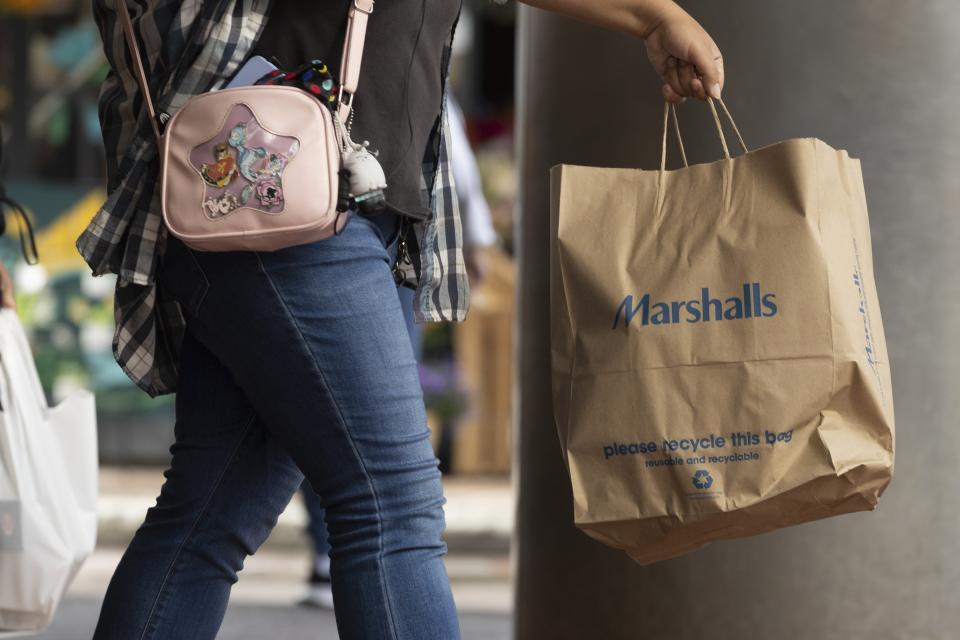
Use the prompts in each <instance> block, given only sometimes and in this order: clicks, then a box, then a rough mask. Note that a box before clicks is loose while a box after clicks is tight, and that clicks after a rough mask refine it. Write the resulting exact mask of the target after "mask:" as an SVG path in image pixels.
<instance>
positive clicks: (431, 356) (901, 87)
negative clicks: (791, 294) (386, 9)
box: [0, 0, 960, 640]
mask: <svg viewBox="0 0 960 640" xmlns="http://www.w3.org/2000/svg"><path fill="white" fill-rule="evenodd" d="M89 4H90V3H89V2H68V1H64V0H61V1H52V0H46V1H41V0H32V1H31V0H18V1H14V0H0V8H2V9H0V11H2V13H0V127H2V129H3V134H4V138H5V140H6V141H7V144H6V160H5V165H4V167H3V172H2V177H3V180H4V182H5V184H6V185H7V188H8V190H9V192H10V194H11V195H12V196H13V197H14V198H16V199H17V200H19V201H20V202H21V203H22V204H23V205H24V206H25V207H26V208H27V209H28V210H29V215H30V218H31V220H32V221H33V222H34V225H35V227H36V229H37V237H38V245H39V247H38V248H39V250H40V256H41V264H40V265H38V266H28V265H26V264H24V263H23V262H22V260H21V259H20V253H19V246H18V244H17V242H16V231H17V226H16V221H15V220H13V219H12V218H9V219H8V222H10V223H11V226H12V227H13V228H12V229H11V231H10V233H8V237H7V238H5V239H0V259H2V260H4V262H5V263H6V264H7V265H8V266H10V267H11V268H12V270H13V271H14V277H15V280H16V284H17V295H18V304H19V308H20V311H21V315H22V317H23V319H24V322H25V323H26V324H27V325H28V328H29V331H30V333H31V339H32V344H33V347H34V350H35V354H36V358H37V365H38V367H39V368H40V372H41V376H42V378H43V384H44V386H45V389H46V391H47V393H48V395H49V396H50V399H51V401H56V400H57V399H58V398H62V397H64V396H65V395H66V394H68V393H69V392H70V390H71V389H74V388H76V387H78V386H82V387H88V388H92V389H94V390H95V391H96V393H97V401H98V411H99V416H98V418H99V429H100V453H101V459H102V465H103V466H102V473H101V498H100V503H99V510H100V515H101V519H100V546H99V550H98V552H97V553H96V554H95V556H94V557H93V558H92V559H91V560H90V561H89V562H88V563H87V565H86V566H85V567H84V569H83V572H82V573H81V575H80V576H79V578H78V580H77V581H76V583H75V584H74V586H73V588H72V590H71V593H70V594H69V596H68V598H67V600H66V602H65V603H64V605H63V607H62V610H61V612H60V615H59V616H58V618H57V620H56V622H55V623H54V626H53V627H52V628H51V629H50V631H49V632H48V633H47V634H45V635H44V636H43V637H44V638H48V639H74V638H85V637H89V634H90V630H92V628H93V624H94V621H95V619H96V615H97V611H98V608H99V599H100V597H101V596H102V593H103V589H104V588H105V584H106V581H107V580H108V579H109V576H110V573H111V571H112V569H113V566H114V565H115V564H116V562H117V560H118V559H119V555H120V553H121V552H122V549H123V546H124V545H125V543H126V542H127V541H128V540H129V538H130V536H131V535H132V534H133V531H134V529H135V527H136V526H138V525H139V523H140V522H141V521H142V518H143V515H144V512H145V510H146V509H147V508H148V507H149V506H151V505H152V504H153V501H154V498H155V496H156V493H157V491H158V489H159V486H160V484H161V482H162V477H161V472H162V469H163V465H164V464H165V463H166V461H167V459H168V451H167V448H168V446H169V444H170V441H171V437H172V429H173V413H172V398H170V397H167V398H158V399H156V400H150V399H149V398H148V397H147V396H146V395H145V394H143V393H142V392H140V391H138V390H136V389H135V388H134V387H133V385H132V384H130V383H129V382H127V379H126V378H125V376H124V375H123V374H122V372H121V371H120V369H119V367H117V366H116V364H115V363H114V362H113V359H112V356H111V349H110V344H111V339H112V331H113V321H112V308H111V300H112V291H113V282H112V281H111V280H110V278H106V277H105V278H100V279H92V278H90V277H89V276H88V271H87V269H86V267H85V265H84V264H83V263H82V262H81V260H80V258H79V256H78V255H77V253H76V250H75V248H74V244H73V243H74V240H75V239H76V237H77V235H78V234H79V233H80V231H81V230H82V228H83V227H84V226H85V225H86V223H87V222H88V221H89V219H90V217H91V216H92V215H93V213H94V212H95V210H96V208H97V207H98V206H99V204H100V203H101V202H102V200H103V199H104V193H103V190H102V183H103V168H102V160H101V156H100V153H101V151H100V137H99V130H98V121H97V112H96V96H97V87H98V84H99V82H100V81H101V80H102V78H103V74H104V63H103V59H102V57H101V54H100V45H99V39H98V37H97V33H96V31H95V29H94V28H93V24H92V22H91V20H90V15H89V11H90V8H89ZM681 4H682V5H683V6H684V7H685V8H687V10H688V11H690V12H691V13H692V14H693V15H694V16H695V17H696V18H697V19H698V20H700V21H701V22H702V23H703V24H704V26H705V27H706V28H707V30H708V31H709V32H710V33H711V34H712V35H713V36H714V38H715V39H716V41H717V43H718V44H719V46H720V48H721V49H722V50H723V52H724V55H725V61H726V68H727V73H728V85H727V88H726V91H725V98H726V101H727V104H728V105H729V106H730V108H731V110H732V111H733V113H734V115H735V116H736V117H737V121H738V123H739V125H740V128H741V130H742V131H743V133H744V136H745V137H746V138H747V142H748V144H749V145H750V146H751V147H760V146H763V145H766V144H771V143H774V142H776V141H778V140H782V139H785V138H790V137H802V136H816V137H819V138H822V139H824V140H826V141H828V142H829V143H830V144H832V145H833V146H835V147H838V148H844V149H848V150H850V152H851V154H852V155H854V156H856V157H860V158H862V159H863V170H864V178H865V183H866V191H867V196H868V203H869V206H870V212H871V224H872V231H873V239H874V252H875V255H876V276H877V283H878V288H879V293H880V299H881V304H882V308H883V311H884V323H885V328H886V333H887V339H888V347H889V351H890V354H891V360H892V370H893V377H894V394H895V405H896V408H897V418H898V434H899V438H898V441H897V447H898V451H897V456H898V458H897V477H896V479H895V481H894V482H893V484H892V485H891V488H890V490H889V491H888V493H887V494H886V495H885V497H884V500H883V501H882V502H881V505H880V508H879V510H878V511H877V512H876V513H865V514H853V515H848V516H843V517H841V518H834V519H831V520H827V521H823V522H818V523H812V524H808V525H804V526H802V527H796V528H793V529H789V530H785V531H780V532H776V533H773V534H770V535H765V536H762V537H759V538H753V539H749V540H742V541H735V542H727V543H722V544H716V545H712V546H711V547H710V548H708V549H706V550H704V551H701V552H697V553H694V554H690V555H688V556H685V557H683V558H680V559H677V560H673V561H669V562H664V563H659V564H657V565H653V566H651V567H639V566H637V565H634V564H633V563H631V562H629V561H628V560H627V559H626V557H625V556H623V555H622V554H619V553H617V552H614V551H612V550H609V549H606V548H604V547H602V546H601V545H599V544H596V543H594V542H592V541H590V540H588V539H587V538H586V537H585V536H583V535H582V534H581V533H579V532H578V531H577V530H576V529H575V528H574V527H573V526H572V523H571V520H572V518H571V511H572V510H571V505H570V496H569V493H570V485H569V480H568V478H567V476H566V470H565V468H564V465H563V460H562V457H561V455H560V449H559V446H558V443H557V437H556V431H555V428H554V422H553V415H552V410H551V407H550V393H549V343H548V338H549V330H548V327H549V299H548V294H547V286H548V282H547V275H548V261H547V256H548V248H549V242H548V237H547V236H548V234H547V232H546V229H547V228H548V211H549V209H548V202H549V185H548V180H547V171H548V169H549V167H550V166H551V165H553V164H556V163H558V162H572V163H581V164H592V165H600V166H636V167H644V168H650V167H654V166H656V162H657V159H658V154H659V142H660V140H659V131H660V130H659V118H660V113H661V111H660V110H661V108H662V103H661V101H660V93H659V87H658V82H657V80H656V78H655V76H654V74H653V73H652V72H651V71H650V70H649V68H648V65H647V63H646V60H645V56H644V52H643V47H642V43H639V42H637V41H635V40H633V39H631V38H628V37H626V36H622V35H617V34H610V33H607V32H603V31H600V30H598V29H595V28H593V27H589V26H585V25H581V24H577V23H574V22H572V21H570V20H567V19H563V18H559V17H556V16H551V15H547V14H545V13H543V12H540V11H536V10H533V9H528V8H519V9H518V8H517V5H515V4H514V3H508V4H505V5H497V4H494V3H492V2H489V1H488V0H466V1H465V4H464V11H465V13H464V16H463V18H462V19H461V23H460V26H459V28H458V33H457V42H456V55H455V60H454V69H453V87H454V93H455V95H456V98H457V100H458V101H459V104H460V107H461V108H462V111H463V114H464V122H465V128H466V131H467V136H468V139H469V142H470V146H471V147H472V150H473V153H474V154H475V156H476V159H477V166H478V168H479V173H480V176H481V179H482V180H481V182H482V189H483V195H484V197H485V200H486V202H487V203H488V205H489V210H490V221H491V225H492V228H493V229H494V230H495V232H496V240H495V242H493V244H490V245H486V246H484V247H482V249H480V250H479V254H481V255H482V256H483V257H482V262H483V265H484V269H483V272H484V275H485V277H484V278H483V280H482V281H480V282H477V283H474V284H473V286H472V289H473V293H472V307H471V311H470V315H469V319H468V320H467V322H466V323H464V324H462V325H456V326H454V325H446V326H442V325H428V326H427V330H426V334H425V336H424V356H423V361H422V363H421V373H422V375H421V381H422V383H423V386H424V391H425V399H426V402H427V405H428V409H429V416H430V418H429V419H430V423H431V427H432V428H433V433H434V445H435V448H436V451H437V453H438V457H439V458H440V460H441V463H442V467H443V470H444V472H445V486H446V492H447V497H448V501H449V502H448V505H447V520H448V543H449V546H450V555H449V557H448V568H449V571H450V574H451V578H452V580H453V585H454V594H455V597H456V599H457V602H458V606H459V609H460V611H461V614H462V624H463V629H464V636H465V637H466V638H491V639H500V638H510V637H515V638H518V639H521V640H530V639H532V640H541V639H543V640H555V639H566V638H570V639H574V640H580V639H584V638H603V639H623V640H632V639H635V638H640V637H644V638H647V637H648V638H656V639H660V638H670V639H671V640H680V639H687V638H690V639H694V638H696V639H699V638H703V637H711V638H723V639H727V638H729V639H737V640H739V639H741V638H750V639H752V638H757V639H762V640H766V639H771V640H781V639H786V640H807V639H810V640H833V639H836V640H850V639H856V640H859V639H864V640H866V639H867V638H869V639H870V640H877V639H891V640H893V639H908V640H914V639H917V640H919V639H930V640H953V639H955V638H957V637H960V636H958V632H957V631H956V630H957V629H958V628H960V607H958V606H957V605H958V604H960V596H957V595H956V594H957V593H960V515H958V511H957V510H956V509H957V507H958V498H957V496H958V495H960V476H958V475H957V474H956V472H955V471H954V469H955V466H956V460H957V457H958V454H960V429H958V428H957V415H958V413H960V393H958V391H960V389H958V385H957V380H958V375H960V364H958V363H960V350H958V347H957V342H956V340H955V339H954V333H955V331H956V328H957V327H958V326H960V278H957V275H956V274H957V271H958V267H960V257H958V252H957V246H960V215H958V214H960V211H958V205H957V203H958V202H960V180H958V178H957V176H958V174H960V151H958V150H960V124H958V123H957V120H956V116H955V112H956V108H957V107H956V105H957V100H958V98H960V39H958V38H957V37H956V27H957V25H958V24H960V5H958V4H957V3H956V2H955V1H954V0H925V1H924V2H903V0H844V2H836V0H805V1H804V2H777V3H771V2H767V1H765V0H725V1H724V2H716V0H688V1H685V2H682V3H681ZM680 111H681V118H682V119H683V123H684V131H685V142H686V143H687V151H688V153H690V155H691V160H692V161H695V162H703V161H709V160H714V159H716V158H718V157H719V154H720V150H719V146H718V145H717V144H716V138H715V136H714V134H713V132H712V131H711V128H710V127H711V123H710V118H709V115H707V114H706V112H705V110H703V109H702V108H699V109H698V107H697V105H684V107H683V108H682V109H681V110H680ZM305 523H306V513H305V510H304V508H303V506H302V503H301V501H300V498H299V497H298V498H297V499H295V501H294V502H293V503H291V505H290V507H289V508H288V510H287V512H286V513H284V515H283V517H282V518H281V521H280V524H279V525H278V527H277V530H276V531H275V533H274V535H273V537H272V538H271V540H270V541H269V542H268V543H267V545H266V546H265V547H264V549H263V550H262V551H261V552H259V553H257V554H256V555H255V556H254V557H252V558H251V559H250V561H249V562H248V564H247V567H246V568H245V570H244V572H243V574H242V576H241V580H240V582H239V583H238V585H237V586H236V587H235V589H234V594H235V595H234V598H233V599H232V601H231V607H230V611H229V613H228V615H227V620H226V623H225V625H224V627H223V631H222V632H221V636H220V637H222V638H225V639H228V640H232V639H244V638H261V637H264V636H265V635H266V634H267V633H276V632H277V630H279V629H282V630H283V631H284V632H287V633H288V635H289V637H321V638H326V637H330V638H333V637H336V635H335V630H334V626H333V616H332V614H331V613H330V612H329V611H328V610H324V609H310V608H305V607H298V606H296V603H297V601H298V600H300V599H301V597H302V594H303V588H304V585H305V580H306V578H307V575H308V573H309V564H310V545H309V542H308V540H307V538H306V536H305V534H304V526H305Z"/></svg>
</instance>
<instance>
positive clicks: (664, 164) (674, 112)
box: [660, 98, 750, 171]
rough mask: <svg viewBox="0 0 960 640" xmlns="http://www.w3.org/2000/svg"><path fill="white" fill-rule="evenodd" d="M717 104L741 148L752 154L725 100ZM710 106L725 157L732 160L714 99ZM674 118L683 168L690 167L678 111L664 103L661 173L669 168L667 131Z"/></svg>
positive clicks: (710, 101) (710, 99)
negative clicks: (670, 121) (670, 120)
mask: <svg viewBox="0 0 960 640" xmlns="http://www.w3.org/2000/svg"><path fill="white" fill-rule="evenodd" d="M717 102H719V103H720V107H721V108H722V109H723V113H724V115H725V116H726V117H727V120H728V121H729V122H730V126H731V127H733V131H734V133H735V134H736V135H737V140H738V141H739V142H740V147H741V148H742V149H743V152H744V153H750V149H748V148H747V144H746V143H745V142H744V141H743V136H742V135H740V129H738V128H737V123H736V122H734V120H733V116H732V115H730V110H729V109H727V105H726V104H724V102H723V100H720V99H718V100H717ZM708 104H709V105H710V112H711V113H712V114H713V122H714V124H716V125H717V133H718V134H720V144H721V145H722V146H723V157H724V158H726V159H727V160H729V159H730V149H729V148H728V147H727V138H726V136H724V134H723V124H722V123H721V122H720V115H719V114H718V113H717V107H716V105H715V104H714V99H713V98H709V99H708ZM671 115H672V116H673V128H674V131H675V132H676V134H677V142H678V143H679V145H680V154H681V155H682V156H683V166H684V167H689V166H690V165H689V164H687V154H686V151H685V150H684V148H683V139H682V138H681V137H680V122H679V121H678V119H677V109H676V107H675V106H674V105H672V104H671V103H669V102H664V104H663V143H662V145H661V148H660V171H664V170H666V167H667V131H668V129H669V122H668V121H669V119H670V116H671Z"/></svg>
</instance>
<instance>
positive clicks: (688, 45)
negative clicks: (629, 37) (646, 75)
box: [645, 3, 723, 103]
mask: <svg viewBox="0 0 960 640" xmlns="http://www.w3.org/2000/svg"><path fill="white" fill-rule="evenodd" d="M645 40H646V44H647V56H648V57H649V58H650V62H651V64H653V68H654V69H655V70H656V72H657V73H658V74H659V75H660V78H661V79H662V80H663V96H664V97H665V98H666V99H667V100H669V101H670V102H673V103H679V102H683V101H684V99H686V98H688V97H690V96H693V97H696V98H699V99H700V100H706V99H707V97H708V96H709V97H712V98H717V99H719V98H720V92H721V91H723V56H722V55H721V54H720V49H718V48H717V45H716V43H715V42H714V41H713V38H711V37H710V34H708V33H707V32H706V31H704V29H703V27H701V26H700V24H699V23H698V22H697V21H696V20H694V19H693V18H692V17H691V16H690V15H689V14H688V13H687V12H686V11H684V10H683V9H681V8H680V7H679V6H677V5H675V4H673V3H668V4H667V5H665V8H664V10H663V11H662V12H661V14H660V15H658V16H657V19H656V21H655V22H654V23H653V25H652V28H651V29H650V30H649V32H648V33H647V34H646V37H645Z"/></svg>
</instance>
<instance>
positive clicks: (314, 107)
mask: <svg viewBox="0 0 960 640" xmlns="http://www.w3.org/2000/svg"><path fill="white" fill-rule="evenodd" d="M351 2H352V4H351V7H350V10H349V13H348V17H347V33H346V39H345V41H344V47H343V58H342V62H341V73H340V75H341V82H340V85H341V86H340V91H339V96H340V97H339V100H338V109H337V111H338V113H337V115H334V114H333V113H332V112H331V110H330V108H328V107H327V106H326V105H324V104H323V103H321V102H320V101H319V100H317V99H316V98H314V97H313V96H311V95H310V94H308V93H307V92H305V91H302V90H300V89H298V88H295V87H286V86H275V85H258V86H249V87H236V88H232V89H223V90H219V91H210V92H207V93H202V94H200V95H197V96H194V97H192V98H191V99H190V100H188V101H187V102H186V104H184V105H183V107H181V108H180V109H179V110H178V111H177V113H175V114H174V115H173V117H172V118H170V120H169V121H168V122H167V123H166V127H165V128H164V130H163V131H161V128H160V121H159V120H158V118H157V114H156V111H155V108H154V105H153V101H152V98H151V96H150V90H149V86H148V84H147V78H146V74H145V72H144V69H143V64H142V61H141V58H140V52H139V48H138V47H137V42H136V37H135V35H134V31H133V25H132V22H131V20H130V15H129V11H128V9H127V6H126V3H125V2H124V1H120V2H118V4H117V7H118V12H119V17H120V22H121V25H122V27H123V31H124V36H125V37H126V39H127V44H128V46H129V48H130V51H131V55H132V57H133V61H134V69H135V72H136V76H137V81H138V82H139V84H140V90H141V91H142V93H143V95H144V98H145V99H144V103H145V104H146V107H147V113H148V116H149V120H150V123H151V126H152V127H153V131H154V135H155V137H156V139H157V145H158V147H159V149H160V156H161V159H160V163H161V177H160V180H161V187H160V188H161V190H162V199H161V202H162V209H163V219H164V223H165V225H166V227H167V228H168V229H169V231H170V233H172V234H173V235H174V236H176V237H177V238H179V239H181V240H182V241H183V242H184V243H185V244H187V245H188V246H190V247H192V248H194V249H197V250H202V251H235V250H251V251H273V250H276V249H280V248H283V247H287V246H292V245H297V244H304V243H308V242H313V241H316V240H321V239H324V238H327V237H329V236H331V235H333V234H334V233H339V232H340V230H341V229H342V228H343V226H344V225H345V224H346V222H347V220H348V218H349V215H350V211H349V210H347V211H340V210H338V206H337V202H338V198H337V196H338V189H339V182H340V176H339V170H340V160H341V151H342V150H344V149H346V148H347V144H348V142H349V140H348V135H347V134H346V131H345V129H344V126H343V122H344V121H346V119H347V118H348V116H349V114H350V109H351V104H352V99H353V95H354V92H355V91H356V88H357V83H358V81H359V78H360V64H361V60H362V57H363V47H364V39H365V36H366V27H367V20H368V19H369V16H370V14H371V13H372V12H373V0H351Z"/></svg>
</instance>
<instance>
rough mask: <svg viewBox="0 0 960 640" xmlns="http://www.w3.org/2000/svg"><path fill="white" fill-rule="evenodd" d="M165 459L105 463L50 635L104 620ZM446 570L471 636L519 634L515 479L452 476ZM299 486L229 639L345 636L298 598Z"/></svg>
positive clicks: (238, 591) (236, 598) (301, 560)
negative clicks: (87, 552)
mask: <svg viewBox="0 0 960 640" xmlns="http://www.w3.org/2000/svg"><path fill="white" fill-rule="evenodd" d="M162 482H163V476H162V469H158V468H122V467H107V468H104V469H103V470H102V471H101V476H100V498H99V502H98V508H99V510H100V525H99V541H98V547H97V551H96V552H95V553H94V554H93V555H92V556H91V557H90V558H89V559H88V560H87V562H86V563H85V564H84V567H83V569H82V570H81V571H80V573H79V574H78V575H77V578H76V579H75V580H74V582H73V584H72V585H71V587H70V590H69V591H68V593H67V595H66V597H65V598H64V600H63V602H62V603H61V606H60V609H59V610H58V612H57V617H56V619H55V620H54V622H53V624H52V625H51V626H50V628H49V629H48V630H47V631H45V632H44V633H42V634H40V635H39V636H36V637H38V638H41V639H42V640H85V639H88V638H90V637H91V635H92V633H93V629H94V627H95V625H96V619H97V615H98V613H99V611H100V603H101V599H102V597H103V593H104V591H105V590H106V586H107V583H108V582H109V580H110V576H111V575H112V573H113V570H114V568H115V567H116V564H117V562H119V560H120V557H121V555H122V553H123V548H124V546H125V545H126V543H127V542H128V541H129V539H130V538H131V537H132V535H133V533H134V531H135V530H136V528H137V527H138V526H139V525H140V523H141V522H142V521H143V516H144V513H145V512H146V510H147V508H149V507H150V506H152V505H153V503H154V500H155V497H156V495H157V493H158V490H159V488H160V485H161V484H162ZM445 492H446V495H447V507H446V516H447V543H448V546H449V549H450V553H449V555H448V556H447V558H446V564H447V571H448V573H449V575H450V580H451V585H452V587H453V595H454V599H455V600H456V603H457V609H458V611H459V614H460V624H461V628H462V631H463V638H464V640H505V639H507V638H509V637H510V630H511V608H512V584H511V565H510V560H509V553H508V551H509V545H510V534H511V532H512V529H513V507H512V502H513V500H512V491H511V488H510V485H509V481H508V480H507V479H504V478H496V479H462V478H455V477H451V478H448V479H446V480H445ZM304 522H305V511H304V509H303V506H302V503H301V502H300V499H299V496H298V497H297V498H295V499H294V500H293V501H292V502H291V504H290V506H288V508H287V510H286V511H285V512H284V513H283V515H282V516H281V517H280V521H279V523H278V525H277V528H276V529H275V530H274V533H273V535H272V536H271V538H270V540H268V541H267V543H266V544H265V545H264V546H263V547H262V548H261V549H260V550H259V551H258V552H257V553H256V554H255V555H253V556H252V557H251V558H249V559H248V561H247V563H246V565H245V567H244V569H243V571H242V572H241V574H240V580H239V582H238V583H237V584H236V585H234V587H233V591H232V594H231V598H230V606H229V608H228V610H227V615H226V618H225V620H224V623H223V627H222V628H221V631H220V634H219V635H218V636H217V637H218V639H220V640H254V639H256V640H262V639H263V638H267V637H282V638H284V640H287V639H290V640H297V639H300V638H304V639H307V638H309V639H311V640H327V639H331V640H332V639H335V638H338V635H337V631H336V623H335V620H334V616H333V612H332V611H327V610H321V609H310V608H303V607H298V606H296V605H295V603H296V602H297V601H298V600H299V599H300V597H301V595H302V593H303V589H304V579H305V577H306V574H307V571H308V568H309V564H310V552H309V547H308V546H307V542H306V540H305V537H304V535H303V526H304Z"/></svg>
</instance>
